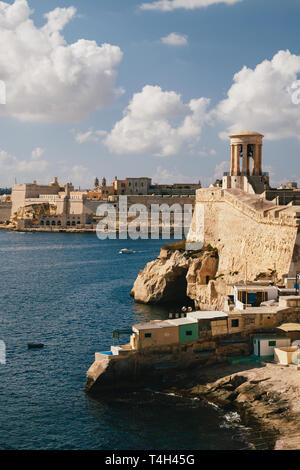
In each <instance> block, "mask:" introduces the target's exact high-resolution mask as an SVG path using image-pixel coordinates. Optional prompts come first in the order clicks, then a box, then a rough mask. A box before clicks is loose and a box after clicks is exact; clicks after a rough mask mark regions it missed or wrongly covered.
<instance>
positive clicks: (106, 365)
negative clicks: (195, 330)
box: [86, 338, 249, 394]
mask: <svg viewBox="0 0 300 470" xmlns="http://www.w3.org/2000/svg"><path fill="white" fill-rule="evenodd" d="M247 354H249V345H248V343H247V342H240V343H235V344H234V343H233V344H222V342H221V340H220V338H219V339H215V340H213V341H212V340H211V339H209V338H207V339H205V338H204V339H202V340H198V341H195V342H190V343H186V344H175V345H170V346H164V347H162V346H160V347H157V348H147V349H146V350H143V351H141V352H138V351H135V350H133V351H130V352H127V354H124V355H120V356H106V355H103V354H97V353H96V355H95V362H94V363H93V364H92V365H91V367H90V369H89V370H88V371H87V376H86V391H87V392H91V393H95V394H97V393H103V392H105V391H111V390H115V391H118V390H124V389H137V388H139V387H145V386H154V385H157V386H158V385H164V384H165V383H166V381H167V380H168V377H169V376H170V377H172V376H173V377H174V372H180V371H185V372H186V371H187V370H190V369H193V368H194V367H199V366H200V367H206V366H209V365H212V364H216V363H222V362H224V361H226V358H227V357H228V356H240V355H247Z"/></svg>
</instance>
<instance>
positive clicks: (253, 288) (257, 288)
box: [234, 284, 277, 292]
mask: <svg viewBox="0 0 300 470" xmlns="http://www.w3.org/2000/svg"><path fill="white" fill-rule="evenodd" d="M234 287H236V288H237V290H247V291H248V292H249V291H254V292H257V291H260V290H266V289H276V290H277V287H276V286H262V285H257V286H255V285H253V284H252V285H249V286H246V285H243V286H240V285H238V286H237V285H235V286H234Z"/></svg>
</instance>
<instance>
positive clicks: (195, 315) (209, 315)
mask: <svg viewBox="0 0 300 470" xmlns="http://www.w3.org/2000/svg"><path fill="white" fill-rule="evenodd" d="M187 318H192V319H195V320H214V319H217V318H228V314H227V313H225V312H219V311H215V312H212V311H207V312H204V311H203V312H202V311H201V312H189V313H188V314H187Z"/></svg>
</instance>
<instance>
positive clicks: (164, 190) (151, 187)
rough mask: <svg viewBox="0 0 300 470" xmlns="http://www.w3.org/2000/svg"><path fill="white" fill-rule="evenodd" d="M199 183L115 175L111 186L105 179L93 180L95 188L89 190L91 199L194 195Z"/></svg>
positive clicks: (199, 185)
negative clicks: (164, 181) (174, 182)
mask: <svg viewBox="0 0 300 470" xmlns="http://www.w3.org/2000/svg"><path fill="white" fill-rule="evenodd" d="M200 188H201V183H200V181H199V183H197V184H190V183H181V184H180V183H178V184H169V185H168V184H153V183H152V179H151V178H147V177H141V178H126V179H125V180H119V179H118V177H117V176H116V177H115V179H114V181H113V182H112V184H111V186H107V184H106V179H105V178H103V179H102V184H101V186H100V185H99V179H98V178H96V180H95V188H94V190H93V191H90V192H89V197H91V198H92V199H101V198H108V197H109V196H151V195H154V196H180V195H183V196H194V195H195V193H196V190H197V189H200Z"/></svg>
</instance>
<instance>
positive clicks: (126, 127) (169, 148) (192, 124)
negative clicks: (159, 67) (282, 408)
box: [104, 85, 209, 156]
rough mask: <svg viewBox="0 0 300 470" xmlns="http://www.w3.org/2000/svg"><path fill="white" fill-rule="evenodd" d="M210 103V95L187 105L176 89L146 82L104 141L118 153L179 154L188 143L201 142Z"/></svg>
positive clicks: (112, 150) (111, 149)
mask: <svg viewBox="0 0 300 470" xmlns="http://www.w3.org/2000/svg"><path fill="white" fill-rule="evenodd" d="M208 105H209V100H208V99H206V98H200V99H193V100H191V101H190V102H189V103H188V104H184V103H183V102H182V99H181V96H180V95H179V94H177V93H175V92H174V91H163V90H162V89H161V88H160V87H158V86H150V85H146V86H145V87H144V88H143V90H142V91H141V92H140V93H136V94H135V95H133V98H132V100H131V102H130V104H129V106H128V107H127V108H126V109H125V111H124V117H123V119H122V120H121V121H119V122H117V123H116V124H115V126H114V128H113V129H112V131H111V132H110V134H109V135H108V136H107V138H106V139H105V140H104V143H105V145H106V146H107V147H108V148H109V150H110V151H111V152H113V153H117V154H139V153H151V154H154V155H156V156H168V155H173V154H177V153H178V152H179V151H180V150H182V149H183V148H184V146H185V145H189V147H190V148H191V147H192V146H195V145H197V144H198V142H199V139H200V136H201V132H202V126H203V124H204V122H205V121H206V120H207V113H206V110H207V107H208ZM175 121H176V122H175Z"/></svg>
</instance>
